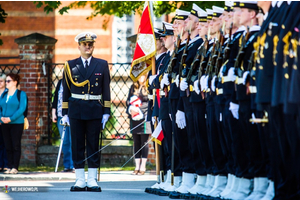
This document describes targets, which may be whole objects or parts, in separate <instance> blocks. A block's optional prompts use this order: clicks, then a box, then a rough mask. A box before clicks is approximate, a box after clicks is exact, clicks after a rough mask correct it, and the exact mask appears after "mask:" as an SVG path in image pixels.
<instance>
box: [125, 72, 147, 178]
mask: <svg viewBox="0 0 300 200" xmlns="http://www.w3.org/2000/svg"><path fill="white" fill-rule="evenodd" d="M145 83H146V76H141V77H140V78H139V80H138V81H137V82H135V83H133V85H132V86H131V87H130V89H129V95H128V98H127V102H126V104H127V114H128V115H129V117H130V129H132V128H134V127H136V128H135V129H133V130H132V131H131V133H132V137H133V149H134V153H137V151H138V150H140V149H141V148H142V147H143V146H144V145H145V144H146V143H147V141H148V138H149V134H151V128H150V124H149V126H147V125H146V122H144V121H145V116H146V112H147V108H148V93H147V88H146V84H145ZM143 122H144V123H143ZM141 123H143V124H142V125H140V124H141ZM139 125H140V126H139ZM148 151H149V147H148V145H146V146H145V147H143V148H142V150H141V151H139V152H138V153H137V154H136V155H135V170H134V172H133V174H134V175H137V174H139V175H144V174H145V171H146V162H147V157H148Z"/></svg>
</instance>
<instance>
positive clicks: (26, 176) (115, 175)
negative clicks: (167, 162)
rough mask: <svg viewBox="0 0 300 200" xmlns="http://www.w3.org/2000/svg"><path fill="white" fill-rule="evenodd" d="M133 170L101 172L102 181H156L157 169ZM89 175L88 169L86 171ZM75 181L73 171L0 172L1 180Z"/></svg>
mask: <svg viewBox="0 0 300 200" xmlns="http://www.w3.org/2000/svg"><path fill="white" fill-rule="evenodd" d="M131 173H132V171H108V172H100V181H155V180H156V178H157V176H156V175H155V171H150V172H146V173H145V174H144V175H131ZM85 174H86V177H87V171H86V172H85ZM18 180H22V181H34V180H37V181H75V173H72V172H57V173H55V172H19V173H18V174H3V173H1V174H0V186H1V181H18Z"/></svg>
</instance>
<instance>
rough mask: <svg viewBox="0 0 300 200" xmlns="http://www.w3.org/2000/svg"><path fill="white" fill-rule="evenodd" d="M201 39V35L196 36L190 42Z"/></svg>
mask: <svg viewBox="0 0 300 200" xmlns="http://www.w3.org/2000/svg"><path fill="white" fill-rule="evenodd" d="M199 39H200V37H199V36H196V37H194V38H193V39H191V41H190V44H191V43H193V42H195V41H197V40H199Z"/></svg>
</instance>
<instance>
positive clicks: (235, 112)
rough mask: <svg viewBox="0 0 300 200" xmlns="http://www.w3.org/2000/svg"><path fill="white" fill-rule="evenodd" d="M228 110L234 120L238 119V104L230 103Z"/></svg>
mask: <svg viewBox="0 0 300 200" xmlns="http://www.w3.org/2000/svg"><path fill="white" fill-rule="evenodd" d="M229 110H230V111H231V113H232V116H233V117H234V118H236V119H239V104H236V103H232V102H230V104H229Z"/></svg>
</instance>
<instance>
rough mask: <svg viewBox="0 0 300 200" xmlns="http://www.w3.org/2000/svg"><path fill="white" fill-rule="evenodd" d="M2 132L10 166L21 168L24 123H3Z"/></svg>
mask: <svg viewBox="0 0 300 200" xmlns="http://www.w3.org/2000/svg"><path fill="white" fill-rule="evenodd" d="M1 128H2V134H3V139H4V144H5V148H6V153H7V161H8V164H7V166H8V168H10V169H11V168H15V169H18V168H19V163H20V158H21V139H22V133H23V130H24V124H2V125H1Z"/></svg>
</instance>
